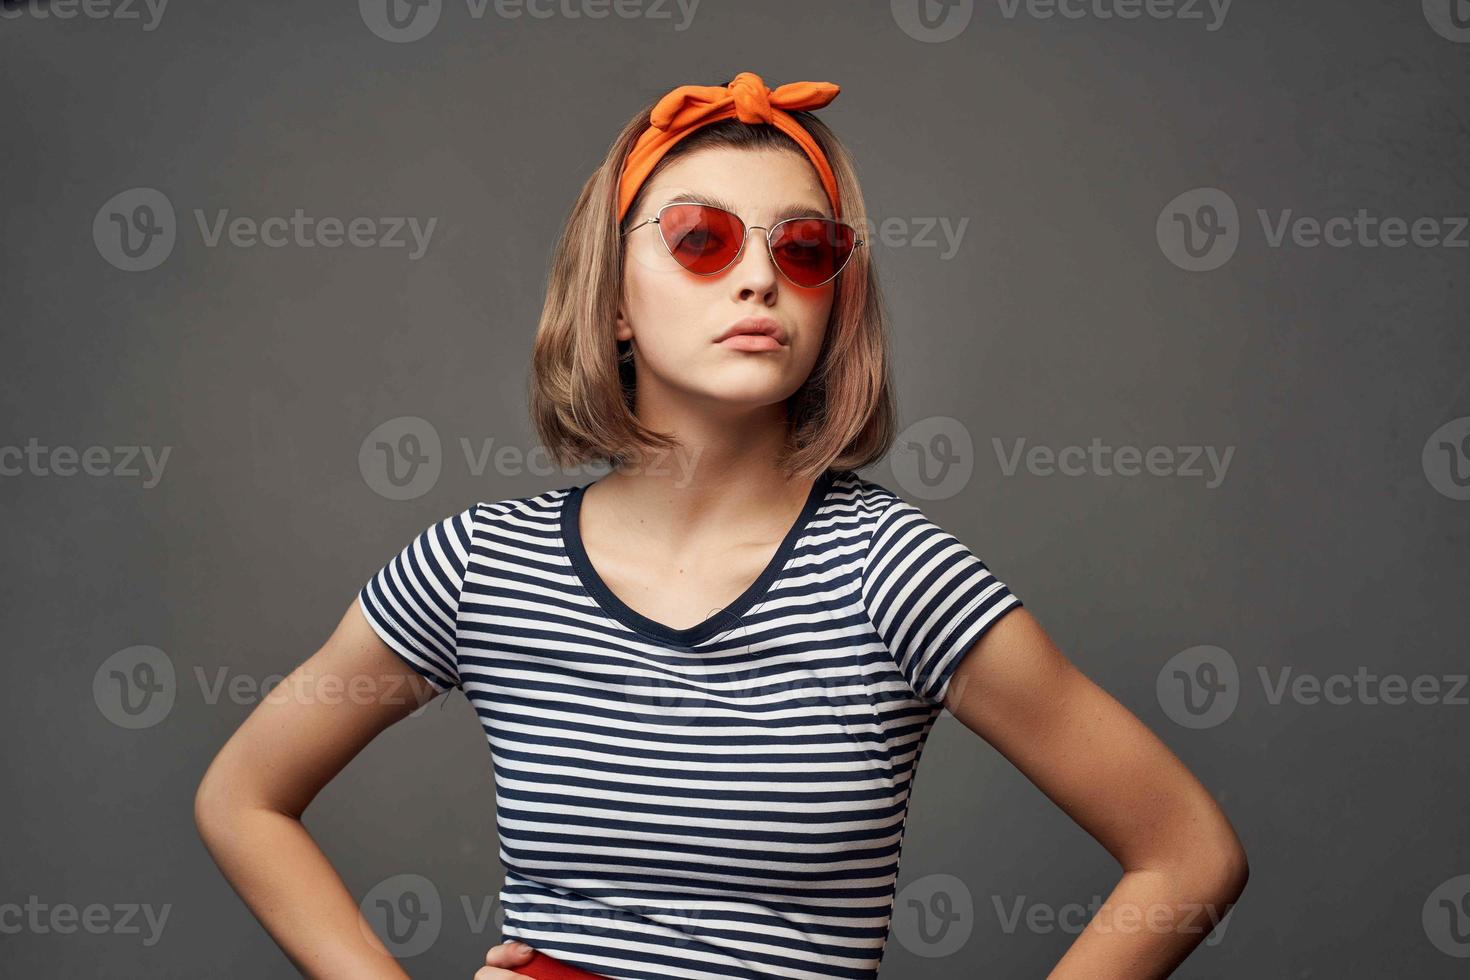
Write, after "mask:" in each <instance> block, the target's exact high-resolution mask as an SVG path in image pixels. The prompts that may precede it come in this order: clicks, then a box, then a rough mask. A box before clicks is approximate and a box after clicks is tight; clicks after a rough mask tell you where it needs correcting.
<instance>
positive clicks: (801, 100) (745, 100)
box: [618, 71, 842, 221]
mask: <svg viewBox="0 0 1470 980" xmlns="http://www.w3.org/2000/svg"><path fill="white" fill-rule="evenodd" d="M840 91H841V89H839V88H838V87H837V86H836V85H834V84H832V83H831V82H788V83H787V84H785V85H782V86H780V87H779V88H776V89H769V88H767V87H766V83H765V82H763V81H761V77H760V76H759V75H757V74H755V73H754V72H749V71H743V72H741V73H740V74H738V75H736V76H735V78H734V79H733V80H731V82H730V83H729V84H728V85H680V86H679V87H678V88H676V89H673V90H672V91H670V92H669V93H668V94H667V95H665V96H664V97H663V98H661V99H659V100H658V104H657V105H655V106H654V107H653V112H652V113H651V115H650V119H649V128H648V129H645V130H644V131H643V132H642V133H641V134H639V136H638V141H637V142H636V143H634V144H633V149H632V150H631V151H630V152H629V153H628V159H627V161H626V162H624V164H623V174H622V178H621V179H620V181H619V183H618V220H619V221H622V220H623V216H624V215H626V214H627V213H628V207H629V205H631V204H632V203H633V198H634V197H636V196H638V188H639V187H642V186H643V182H644V181H645V180H647V179H648V175H649V174H650V173H652V172H653V168H654V165H655V164H657V163H658V161H659V160H660V158H662V157H663V155H664V154H665V153H667V152H668V151H669V148H670V147H672V146H673V145H674V144H675V143H677V142H679V141H680V140H681V139H683V138H684V137H686V136H688V135H689V134H690V133H692V132H694V131H695V130H696V129H698V128H699V127H701V126H707V125H709V124H710V123H713V122H719V121H720V120H722V119H729V118H731V117H734V118H737V119H739V120H740V121H741V122H743V123H750V124H752V125H754V124H756V123H770V124H771V125H772V126H775V127H776V128H777V129H779V130H781V132H783V133H785V134H786V135H787V136H790V137H791V138H792V139H794V140H796V142H797V144H798V145H800V147H801V148H802V150H803V152H805V153H806V155H807V157H808V158H809V159H810V160H811V161H812V164H813V165H814V166H815V167H816V168H817V176H819V177H821V178H822V187H823V188H825V189H826V191H827V198H828V200H830V201H831V202H832V212H833V215H834V217H836V218H837V219H838V220H841V218H842V208H841V205H840V203H839V201H838V199H837V178H836V177H834V176H833V175H832V167H831V165H829V164H828V163H827V157H826V155H825V154H823V153H822V150H821V148H820V147H818V146H817V143H816V140H814V139H812V137H811V134H809V133H808V132H807V131H806V130H805V129H804V128H803V127H802V125H801V123H799V122H797V121H796V119H795V118H794V117H792V116H791V114H790V113H789V112H786V111H783V110H788V109H789V110H799V109H820V108H821V107H822V106H824V105H826V104H827V103H829V102H831V101H832V100H833V99H835V98H837V93H838V92H840Z"/></svg>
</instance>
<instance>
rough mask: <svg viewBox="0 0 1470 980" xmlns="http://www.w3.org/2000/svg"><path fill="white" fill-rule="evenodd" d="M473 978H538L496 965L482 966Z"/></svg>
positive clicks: (482, 979) (507, 979)
mask: <svg viewBox="0 0 1470 980" xmlns="http://www.w3.org/2000/svg"><path fill="white" fill-rule="evenodd" d="M472 980H536V978H535V977H528V976H526V975H525V974H524V973H515V972H512V971H511V970H502V969H500V968H498V967H494V966H482V967H480V968H479V969H478V970H476V971H475V975H474V977H473V978H472Z"/></svg>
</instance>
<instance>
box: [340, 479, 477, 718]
mask: <svg viewBox="0 0 1470 980" xmlns="http://www.w3.org/2000/svg"><path fill="white" fill-rule="evenodd" d="M474 511H475V508H474V507H469V508H466V509H465V510H463V511H461V512H459V513H458V514H452V515H450V516H448V517H445V518H443V519H442V520H440V521H437V522H435V523H434V524H431V525H429V527H427V528H425V529H424V530H423V531H422V532H420V534H419V535H418V536H417V537H416V538H414V539H413V540H412V541H410V542H409V543H408V544H407V545H406V546H405V547H404V548H403V550H402V551H400V552H399V553H398V554H397V555H395V556H394V557H393V558H392V559H390V560H389V561H388V563H387V564H386V565H384V566H383V567H382V568H380V569H379V570H378V571H377V573H376V574H374V575H373V577H372V578H370V579H368V581H367V584H365V585H364V586H363V587H362V589H361V590H360V591H359V592H358V594H357V601H358V604H359V605H360V606H361V607H362V612H363V615H364V616H365V617H366V618H367V621H368V623H369V624H371V626H372V627H373V629H374V630H375V631H376V632H377V634H378V635H379V636H380V637H382V638H383V642H384V643H386V644H388V646H390V647H392V648H393V650H394V652H395V653H397V654H398V655H399V656H400V657H402V658H403V659H404V660H405V661H407V662H408V664H409V666H410V667H412V668H413V669H414V670H416V671H418V672H419V674H421V675H422V676H423V677H424V679H425V680H427V681H428V682H429V683H430V684H431V685H433V688H434V693H435V694H442V693H444V692H445V691H447V690H449V689H450V688H452V687H458V686H459V683H460V681H459V660H458V658H457V657H456V655H455V650H456V647H457V646H458V641H457V632H458V631H457V628H456V624H457V620H458V617H459V600H460V594H461V592H462V591H463V589H464V577H465V567H466V565H467V563H468V561H469V554H470V549H471V547H472V546H473V541H474V538H473V534H474Z"/></svg>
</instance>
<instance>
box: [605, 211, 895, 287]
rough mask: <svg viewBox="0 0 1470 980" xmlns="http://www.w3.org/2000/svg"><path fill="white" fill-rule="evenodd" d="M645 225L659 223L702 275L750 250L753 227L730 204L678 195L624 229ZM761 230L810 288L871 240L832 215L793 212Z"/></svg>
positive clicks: (685, 262) (780, 261)
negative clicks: (795, 215) (685, 200)
mask: <svg viewBox="0 0 1470 980" xmlns="http://www.w3.org/2000/svg"><path fill="white" fill-rule="evenodd" d="M644 225H658V230H659V237H660V238H661V239H663V243H664V247H665V248H667V249H668V250H669V254H670V255H672V256H673V257H674V260H675V261H676V262H678V263H679V264H680V265H682V266H683V267H684V268H686V269H688V270H689V271H690V272H693V273H696V274H698V275H701V276H713V275H717V274H718V273H721V272H724V271H725V270H726V269H728V268H729V267H730V265H731V264H732V263H733V262H734V261H735V260H736V259H738V258H739V257H740V253H741V252H743V251H744V250H745V238H746V236H747V235H748V234H749V233H750V228H747V227H746V226H745V222H743V221H741V220H740V217H739V215H736V214H734V213H733V212H730V211H726V210H725V209H724V208H717V207H715V206H713V205H711V204H687V203H683V202H677V201H676V202H674V203H672V204H665V205H664V206H663V207H661V208H659V209H658V214H657V215H655V216H654V217H652V218H644V219H643V220H642V221H640V222H638V224H636V225H633V226H632V227H631V228H629V229H628V231H625V232H623V234H624V235H626V234H628V232H629V231H632V230H633V229H634V228H641V227H642V226H644ZM751 227H752V228H760V225H752V226H751ZM761 230H762V231H765V232H766V246H767V247H768V248H769V249H770V250H771V261H772V262H774V263H775V264H776V268H778V269H780V270H781V274H782V275H784V276H785V277H786V278H787V279H790V280H791V281H792V282H794V283H796V285H798V286H803V287H805V288H807V289H811V288H813V287H815V286H821V285H824V284H826V283H829V282H831V281H832V280H833V279H836V278H837V274H838V273H839V272H841V271H842V269H843V267H844V266H846V265H847V262H848V260H849V259H851V258H852V253H853V252H855V251H857V249H858V246H860V245H865V244H867V243H866V242H864V241H863V240H862V239H861V238H858V237H857V232H856V231H855V230H853V227H852V226H851V225H848V224H844V223H842V222H841V221H834V220H832V219H831V218H787V219H786V220H785V221H779V222H777V223H776V224H775V225H773V226H771V228H770V229H765V228H762V229H761Z"/></svg>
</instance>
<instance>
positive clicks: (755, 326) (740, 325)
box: [715, 316, 789, 347]
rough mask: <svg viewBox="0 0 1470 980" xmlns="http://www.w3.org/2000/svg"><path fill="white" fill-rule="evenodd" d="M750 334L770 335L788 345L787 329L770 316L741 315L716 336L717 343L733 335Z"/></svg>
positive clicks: (778, 341)
mask: <svg viewBox="0 0 1470 980" xmlns="http://www.w3.org/2000/svg"><path fill="white" fill-rule="evenodd" d="M743 335H750V336H755V337H770V338H771V339H772V340H774V341H775V342H776V343H778V344H780V345H781V346H783V347H784V346H786V344H787V342H788V340H789V338H788V336H787V334H786V329H785V328H784V327H782V326H781V324H779V323H777V322H776V321H775V320H773V319H771V318H770V317H768V316H747V317H741V318H740V319H739V320H736V321H735V322H734V323H732V324H730V326H729V327H727V328H726V329H725V332H724V333H722V334H720V335H719V336H718V337H716V338H715V343H717V344H719V343H723V342H724V341H726V340H729V339H730V338H731V337H739V336H743Z"/></svg>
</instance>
